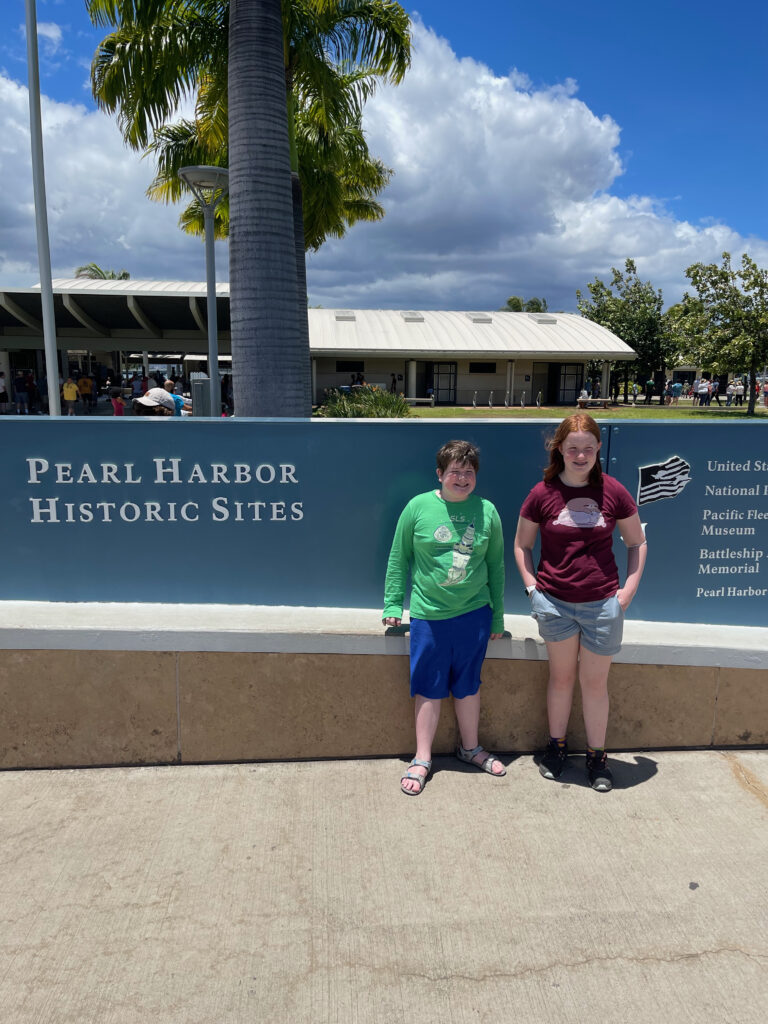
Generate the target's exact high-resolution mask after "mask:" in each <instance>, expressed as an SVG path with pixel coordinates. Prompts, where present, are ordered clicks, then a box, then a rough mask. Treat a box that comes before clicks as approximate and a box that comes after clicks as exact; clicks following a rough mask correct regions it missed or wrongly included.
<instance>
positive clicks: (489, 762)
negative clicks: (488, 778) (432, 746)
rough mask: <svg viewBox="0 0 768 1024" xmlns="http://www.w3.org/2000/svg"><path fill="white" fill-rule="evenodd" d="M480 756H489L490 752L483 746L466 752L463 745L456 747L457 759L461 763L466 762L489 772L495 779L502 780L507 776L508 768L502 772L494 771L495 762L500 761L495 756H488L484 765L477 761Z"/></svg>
mask: <svg viewBox="0 0 768 1024" xmlns="http://www.w3.org/2000/svg"><path fill="white" fill-rule="evenodd" d="M478 754H488V751H487V750H486V749H485V747H484V746H483V745H482V744H480V746H478V747H475V749H474V750H466V749H465V748H464V747H462V746H461V744H459V746H458V747H456V757H458V759H459V760H460V761H464V762H465V763H466V764H472V765H474V766H475V768H479V769H480V771H481V772H488V774H489V775H493V777H494V778H495V779H500V778H501V777H502V775H506V774H507V769H506V768H505V769H504V770H503V771H501V772H495V771H494V770H493V762H494V761H499V760H500V758H498V757H496V756H495V755H494V754H488V756H487V757H486V759H485V760H484V761H483V763H482V764H478V763H477V761H475V758H476V757H477V755H478Z"/></svg>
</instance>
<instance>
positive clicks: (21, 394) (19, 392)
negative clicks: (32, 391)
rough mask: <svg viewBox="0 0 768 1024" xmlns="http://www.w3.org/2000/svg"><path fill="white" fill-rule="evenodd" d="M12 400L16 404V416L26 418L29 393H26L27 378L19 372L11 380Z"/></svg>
mask: <svg viewBox="0 0 768 1024" xmlns="http://www.w3.org/2000/svg"><path fill="white" fill-rule="evenodd" d="M13 400H14V402H15V403H16V413H17V415H18V416H26V415H28V413H29V392H28V391H27V378H26V377H25V376H24V374H23V373H22V372H21V371H20V370H19V371H18V372H17V373H16V376H15V377H14V378H13Z"/></svg>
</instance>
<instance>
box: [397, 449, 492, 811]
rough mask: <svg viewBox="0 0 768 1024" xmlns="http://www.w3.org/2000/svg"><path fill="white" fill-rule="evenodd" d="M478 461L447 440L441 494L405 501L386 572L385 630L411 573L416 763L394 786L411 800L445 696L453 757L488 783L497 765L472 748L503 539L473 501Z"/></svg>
mask: <svg viewBox="0 0 768 1024" xmlns="http://www.w3.org/2000/svg"><path fill="white" fill-rule="evenodd" d="M478 456H479V452H478V449H477V448H476V447H475V445H473V444H471V443H470V442H469V441H449V442H448V443H447V444H444V445H443V447H442V448H441V449H440V451H439V452H438V453H437V479H438V480H439V482H440V489H439V490H433V491H427V492H426V494H418V495H417V496H416V497H415V498H412V499H411V500H410V501H409V502H408V504H407V505H406V506H405V508H404V509H403V512H402V514H401V515H400V519H399V520H398V523H397V529H396V530H395V537H394V540H393V542H392V550H391V551H390V554H389V562H388V564H387V579H386V584H385V597H384V615H383V620H382V621H383V622H384V625H385V626H399V625H400V622H401V620H402V615H403V602H404V599H405V591H406V583H407V579H408V573H409V571H410V574H411V601H410V613H411V696H412V697H414V698H415V706H414V711H415V717H416V756H415V757H414V759H413V760H412V761H411V763H410V765H409V766H408V768H409V771H407V772H406V773H405V775H403V777H402V779H401V780H400V788H401V789H402V791H403V792H404V793H405V794H406V795H407V796H418V795H419V793H421V791H422V790H423V788H424V784H425V782H426V779H427V776H428V775H429V773H430V770H431V768H432V741H433V740H434V738H435V732H436V730H437V723H438V721H439V719H440V702H441V701H442V700H444V699H445V698H446V697H448V696H449V694H453V701H454V708H455V710H456V719H457V721H458V724H459V732H460V734H461V745H459V747H458V748H457V749H456V756H457V757H458V758H459V760H461V761H466V762H468V763H469V764H474V765H476V766H477V767H478V768H481V769H482V770H483V771H486V772H488V773H489V774H490V775H497V776H501V775H506V771H505V769H504V765H503V764H502V763H501V761H499V760H498V758H495V757H493V755H492V754H489V753H488V752H487V751H486V750H484V749H483V747H482V746H480V744H479V742H478V736H477V731H478V725H479V721H480V694H479V692H478V690H479V688H480V668H481V666H482V663H483V659H484V658H485V651H486V647H487V646H488V639H489V638H490V639H491V640H497V639H499V638H500V637H501V635H502V631H503V629H504V537H503V535H502V530H501V520H500V519H499V513H498V512H497V511H496V509H495V507H494V506H493V505H492V504H491V502H490V501H486V500H485V498H479V497H478V496H477V495H476V494H474V493H473V492H474V490H475V486H476V483H477V471H478V469H479V466H480V461H479V457H478Z"/></svg>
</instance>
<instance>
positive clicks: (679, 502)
mask: <svg viewBox="0 0 768 1024" xmlns="http://www.w3.org/2000/svg"><path fill="white" fill-rule="evenodd" d="M554 426H555V422H554V421H530V420H528V421H517V422H503V421H500V420H487V421H477V420H475V421H455V420H453V421H450V422H449V421H445V422H438V421H423V420H421V421H418V422H408V421H395V420H382V421H363V422H356V423H351V422H348V421H322V422H316V421H313V422H310V421H306V420H238V419H231V420H221V421H218V420H196V419H190V418H184V419H178V420H173V419H168V420H154V419H137V420H127V421H126V420H119V419H115V420H112V419H102V418H93V419H87V418H85V417H83V418H77V419H74V420H73V419H71V418H70V419H66V418H62V419H49V418H47V417H45V418H44V417H34V418H33V417H28V418H26V417H25V418H21V417H19V418H17V417H11V416H8V417H3V419H2V420H0V480H2V490H3V500H2V502H0V531H1V532H0V536H2V538H3V566H4V572H3V573H2V577H1V578H0V599H2V600H49V601H139V602H140V601H151V602H178V603H208V602H211V603H225V604H226V603H230V604H245V603H247V604H269V605H309V606H323V605H326V606H337V607H366V608H376V607H380V605H381V603H382V591H383V579H384V572H385V567H386V560H387V554H388V551H389V544H390V541H391V537H392V533H393V530H394V527H395V522H396V520H397V516H398V515H399V513H400V511H401V509H402V507H403V506H404V505H405V503H406V501H408V499H409V498H410V497H412V496H413V495H414V494H417V493H419V492H420V491H425V490H428V489H429V488H430V487H433V486H434V485H435V483H436V478H435V468H434V467H435V463H434V455H435V452H436V450H437V449H438V448H439V447H440V445H441V444H443V443H444V442H445V441H446V440H449V439H450V438H452V437H463V438H467V439H469V440H472V441H474V442H476V443H477V444H479V445H480V448H481V452H482V455H481V469H480V475H479V481H478V493H480V494H482V495H484V496H485V497H488V498H490V499H491V500H492V501H493V502H494V503H495V504H496V506H497V507H498V509H499V512H500V514H501V517H502V521H503V522H504V524H505V536H506V542H507V553H508V554H507V598H506V607H507V611H509V612H518V613H524V612H525V611H526V610H527V602H526V599H525V597H524V595H523V593H522V588H521V585H520V582H519V578H518V575H517V572H516V570H515V568H514V563H513V559H512V541H513V538H514V533H515V526H516V522H517V514H518V510H519V508H520V505H521V503H522V500H523V498H524V497H525V495H526V494H527V492H528V490H529V489H530V488H531V487H532V486H533V485H534V483H536V482H537V481H538V480H539V479H540V478H541V470H542V467H543V465H544V464H545V462H546V454H545V452H544V440H545V437H546V436H547V435H548V434H549V433H551V432H552V431H553V430H554ZM602 434H603V450H602V453H601V454H602V455H603V457H604V465H605V468H606V469H607V470H608V472H610V473H612V475H614V476H616V477H617V478H618V479H619V480H621V482H622V483H623V484H624V485H625V486H626V487H627V488H628V489H629V491H630V492H631V493H632V495H633V496H634V497H635V498H636V499H638V498H639V500H640V501H641V502H642V503H641V504H640V514H641V518H642V520H643V522H644V523H646V530H647V537H648V542H649V558H648V564H647V568H646V574H645V578H644V580H643V584H642V586H641V589H640V592H639V594H638V597H637V598H636V600H635V602H634V603H633V605H632V608H631V611H630V616H631V617H633V618H639V619H650V620H662V621H670V620H671V621H680V622H711V623H724V624H743V625H761V626H762V625H765V622H766V618H768V615H767V614H766V610H767V609H768V600H766V598H767V597H768V567H767V564H768V563H767V562H766V558H767V557H768V445H767V444H766V437H768V434H767V433H766V428H765V426H764V425H763V424H761V423H738V424H718V423H712V422H711V421H710V422H702V423H691V424H688V423H674V422H669V421H665V422H663V423H655V422H652V421H627V422H622V421H612V423H611V425H610V426H606V427H604V428H603V429H602ZM616 551H617V557H618V560H619V566H620V567H622V568H623V566H624V564H625V555H624V551H623V546H622V544H621V542H620V541H618V542H617V544H616Z"/></svg>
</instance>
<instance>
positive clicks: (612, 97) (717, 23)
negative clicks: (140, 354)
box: [0, 0, 768, 309]
mask: <svg viewBox="0 0 768 1024" xmlns="http://www.w3.org/2000/svg"><path fill="white" fill-rule="evenodd" d="M405 6H406V8H407V9H408V10H409V11H410V12H411V13H412V14H414V15H415V14H416V13H418V16H419V20H418V21H416V23H415V30H414V41H415V54H414V66H413V69H412V71H411V72H410V74H409V76H408V78H407V79H406V82H405V83H404V85H403V86H401V87H400V88H399V89H383V90H381V91H380V92H379V94H378V95H377V96H376V97H375V99H374V100H373V101H372V102H371V103H370V104H369V108H368V110H367V112H366V129H367V131H368V135H369V142H370V147H371V150H372V152H373V153H375V154H376V155H378V156H381V158H382V159H384V161H385V162H386V163H387V164H388V165H389V166H390V167H392V168H393V169H394V170H395V176H394V178H393V181H392V184H391V186H390V188H389V189H388V191H387V193H385V195H384V197H383V202H384V205H385V207H386V208H387V217H386V218H385V220H384V221H383V222H382V223H381V224H377V225H360V226H358V227H356V228H354V229H353V230H352V231H351V232H350V233H349V235H348V237H347V238H346V239H344V240H342V241H340V242H333V243H330V244H328V245H326V246H324V247H323V249H322V250H321V251H320V253H318V254H317V255H315V256H313V257H312V258H311V259H310V260H309V267H308V275H309V278H308V280H309V290H310V301H312V302H317V303H322V304H323V305H344V306H361V307H363V306H381V307H399V308H411V307H416V308H418V307H422V308H456V309H465V308H481V309H482V308H495V307H496V306H498V305H499V304H501V303H502V302H503V301H504V299H505V298H506V297H507V295H510V294H524V295H527V296H530V295H534V294H536V295H542V294H543V295H545V296H546V297H547V298H548V300H549V302H550V307H551V308H562V309H573V308H574V305H575V289H576V288H577V287H578V288H581V289H582V290H584V289H585V287H586V284H587V282H588V281H589V280H591V279H592V278H593V277H594V276H596V275H599V276H603V277H607V276H609V275H610V267H611V266H612V265H620V264H621V263H623V260H624V259H625V258H627V257H632V258H634V259H636V260H637V263H638V267H639V270H640V273H641V275H642V276H644V277H648V278H650V279H651V280H652V281H653V282H654V284H656V285H657V286H659V287H663V288H664V294H665V298H666V299H667V300H668V301H670V302H671V301H675V300H676V299H677V298H679V296H680V294H681V292H682V290H683V288H684V287H685V286H686V281H685V276H684V270H685V267H686V266H688V265H689V264H690V263H692V262H695V261H697V260H704V261H706V262H710V261H713V260H716V259H718V257H719V254H720V252H721V251H722V249H725V248H727V249H730V250H731V251H732V252H734V254H739V253H740V252H741V251H744V250H748V251H750V252H751V253H752V255H753V256H754V257H755V258H756V259H758V261H759V262H761V264H762V265H766V264H768V241H766V240H768V214H767V213H766V203H765V198H764V192H765V177H766V175H765V167H766V162H767V158H768V152H767V150H768V146H766V138H765V116H764V113H763V109H762V107H763V102H764V96H765V91H766V90H765V86H766V71H765V67H766V60H765V52H766V42H768V40H767V39H766V35H767V33H766V28H767V27H768V14H766V8H765V5H764V4H759V3H757V2H756V0H744V2H742V3H740V4H738V5H733V6H732V7H731V9H729V10H728V11H727V13H725V12H724V11H723V8H722V7H715V6H714V5H707V4H702V3H701V2H698V3H693V2H691V0H678V2H676V3H673V4H669V3H661V2H660V0H647V2H646V4H645V5H644V6H643V7H642V8H639V7H634V8H630V7H627V6H626V5H618V4H615V3H608V2H603V0H599V2H591V3H590V2H585V3H582V4H580V5H577V4H574V3H572V2H565V0H540V2H539V3H538V4H536V5H532V4H527V5H522V4H515V3H511V2H509V0H485V2H484V0H478V2H477V3H475V4H472V5H469V4H466V3H464V2H463V3H459V2H457V0H421V2H420V3H417V4H413V5H411V4H406V5H405ZM38 21H39V23H40V25H41V38H40V51H41V85H42V91H43V93H44V95H45V96H46V97H48V98H49V99H50V100H51V101H54V102H51V103H47V102H46V104H45V105H44V121H45V123H46V140H45V152H46V177H47V181H48V189H49V195H48V200H49V203H48V205H49V209H50V218H51V246H52V258H53V265H54V273H55V274H57V275H58V276H65V275H68V274H69V273H70V272H71V270H72V269H73V268H74V266H76V265H77V264H78V263H85V262H89V261H90V260H95V261H96V262H99V263H101V264H102V265H104V266H112V267H115V268H120V267H123V266H125V267H127V269H129V270H130V271H131V273H132V276H134V277H173V278H176V279H182V280H191V279H195V280H199V279H200V278H201V277H202V269H201V268H202V265H203V264H202V255H201V246H200V243H199V242H198V241H196V240H193V239H189V238H186V237H184V236H182V235H181V234H180V233H179V232H178V230H177V228H176V218H177V216H178V210H175V209H172V208H170V209H166V208H162V207H157V206H156V205H155V204H150V203H149V201H148V200H147V199H146V198H145V197H144V195H143V192H144V189H145V188H146V186H147V184H148V183H149V180H150V178H151V165H150V163H149V161H143V162H142V161H140V160H139V158H138V157H136V156H134V155H133V154H130V153H128V152H127V151H125V150H124V149H123V147H122V144H121V141H120V140H119V137H118V136H117V133H116V130H115V128H114V125H113V124H111V123H110V122H109V121H108V119H106V118H105V117H104V115H101V114H100V113H96V112H95V109H94V105H93V102H92V100H91V98H90V93H89V89H88V84H87V83H88V66H89V63H90V58H91V56H92V53H93V50H94V49H95V46H96V44H97V42H98V40H99V39H100V38H101V37H102V35H103V34H104V31H103V30H101V29H95V28H93V26H91V24H90V22H89V20H88V17H87V15H86V13H85V7H84V5H83V3H82V0H38ZM23 23H24V3H23V0H4V3H3V4H2V7H1V8H0V40H2V42H0V138H2V139H4V140H5V141H4V145H2V146H0V175H2V178H3V181H4V182H5V183H9V182H22V183H23V184H22V186H21V192H22V194H21V195H20V197H10V196H9V194H8V192H7V190H5V189H4V190H3V191H4V192H5V193H6V194H5V196H4V198H0V283H1V284H2V285H3V286H6V287H12V286H23V285H29V284H32V283H34V282H35V281H36V280H37V267H36V254H35V238H34V223H33V220H32V212H31V205H30V198H31V188H30V187H29V186H28V181H29V175H30V171H29V155H28V149H29V143H28V140H25V139H24V132H25V125H24V119H25V116H26V115H25V104H26V90H25V86H26V52H25V42H24V33H23ZM75 140H76V141H75ZM86 166H87V167H88V168H89V169H90V174H91V180H90V183H89V186H88V188H87V189H84V188H83V187H82V182H83V173H84V168H85V167H86ZM217 260H218V261H219V265H220V267H221V276H222V277H225V276H226V269H227V265H226V264H227V258H226V246H225V245H220V246H218V252H217Z"/></svg>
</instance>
